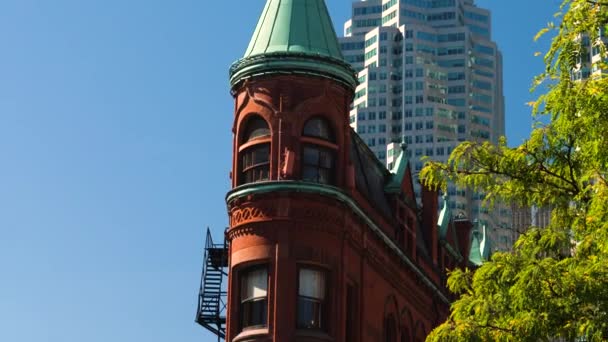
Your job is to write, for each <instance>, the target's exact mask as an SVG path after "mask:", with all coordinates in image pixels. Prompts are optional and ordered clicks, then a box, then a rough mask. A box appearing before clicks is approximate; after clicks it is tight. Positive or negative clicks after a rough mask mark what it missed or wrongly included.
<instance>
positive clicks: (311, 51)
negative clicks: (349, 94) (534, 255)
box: [230, 0, 357, 91]
mask: <svg viewBox="0 0 608 342" xmlns="http://www.w3.org/2000/svg"><path fill="white" fill-rule="evenodd" d="M271 73H272V74H274V73H300V74H309V75H315V76H322V77H328V78H331V79H335V80H336V81H339V82H341V83H343V84H345V85H346V86H347V87H348V88H351V89H352V90H353V91H354V88H355V87H356V85H357V77H356V75H355V72H354V70H353V69H352V67H351V66H350V65H349V64H348V63H346V62H345V61H344V58H343V57H342V53H341V52H340V45H339V44H338V38H337V37H336V32H335V31H334V28H333V25H332V23H331V19H330V17H329V13H328V11H327V7H326V6H325V2H324V0H267V2H266V6H265V7H264V11H263V12H262V16H261V17H260V20H259V22H258V25H257V27H256V29H255V32H254V33H253V37H252V38H251V41H250V43H249V47H248V48H247V51H246V52H245V55H244V56H243V58H242V59H240V60H239V61H237V62H236V63H234V64H233V65H232V67H231V68H230V84H231V86H232V87H235V86H236V85H237V84H238V83H239V82H240V81H242V80H244V79H247V78H250V77H254V76H258V75H264V74H271Z"/></svg>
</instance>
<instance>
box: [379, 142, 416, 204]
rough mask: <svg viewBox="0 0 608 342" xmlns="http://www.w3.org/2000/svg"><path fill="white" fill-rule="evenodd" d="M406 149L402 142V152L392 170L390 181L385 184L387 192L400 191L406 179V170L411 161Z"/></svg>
mask: <svg viewBox="0 0 608 342" xmlns="http://www.w3.org/2000/svg"><path fill="white" fill-rule="evenodd" d="M405 149H406V145H405V144H401V153H399V156H398V157H397V159H396V160H395V164H394V165H393V169H392V170H391V178H390V181H389V182H388V184H386V186H384V191H385V192H387V193H399V192H400V191H401V184H402V183H403V181H404V180H405V172H406V171H407V166H408V165H409V162H410V161H409V159H408V158H407V157H406V155H405Z"/></svg>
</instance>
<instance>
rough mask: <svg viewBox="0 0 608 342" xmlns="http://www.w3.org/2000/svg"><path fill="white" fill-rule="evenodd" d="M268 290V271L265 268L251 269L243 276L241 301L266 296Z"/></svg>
mask: <svg viewBox="0 0 608 342" xmlns="http://www.w3.org/2000/svg"><path fill="white" fill-rule="evenodd" d="M267 290H268V272H267V271H266V269H265V268H260V269H257V270H253V271H249V272H248V273H247V274H245V275H244V276H243V281H242V288H241V301H245V300H248V299H255V298H261V297H264V298H265V297H266V292H267Z"/></svg>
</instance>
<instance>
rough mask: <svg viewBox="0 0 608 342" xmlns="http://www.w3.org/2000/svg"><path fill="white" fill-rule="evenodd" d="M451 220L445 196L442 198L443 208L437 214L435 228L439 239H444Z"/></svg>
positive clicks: (450, 211) (450, 212)
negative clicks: (437, 229)
mask: <svg viewBox="0 0 608 342" xmlns="http://www.w3.org/2000/svg"><path fill="white" fill-rule="evenodd" d="M451 219H452V210H451V209H450V204H449V203H448V198H447V196H443V208H442V209H441V211H440V212H439V219H438V220H437V228H439V239H445V238H446V236H447V234H448V226H449V224H450V220H451Z"/></svg>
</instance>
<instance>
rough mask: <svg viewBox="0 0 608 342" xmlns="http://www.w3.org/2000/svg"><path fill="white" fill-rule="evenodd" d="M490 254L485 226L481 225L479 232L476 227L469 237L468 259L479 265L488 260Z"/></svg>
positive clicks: (490, 248) (490, 245)
mask: <svg viewBox="0 0 608 342" xmlns="http://www.w3.org/2000/svg"><path fill="white" fill-rule="evenodd" d="M491 254H492V243H491V241H490V238H489V236H488V234H487V231H486V226H483V227H482V231H481V232H480V231H479V230H478V229H475V230H474V231H473V236H472V239H471V252H470V253H469V261H470V262H471V263H472V264H474V265H476V266H481V265H482V264H483V263H484V262H486V261H488V260H490V256H491Z"/></svg>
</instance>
